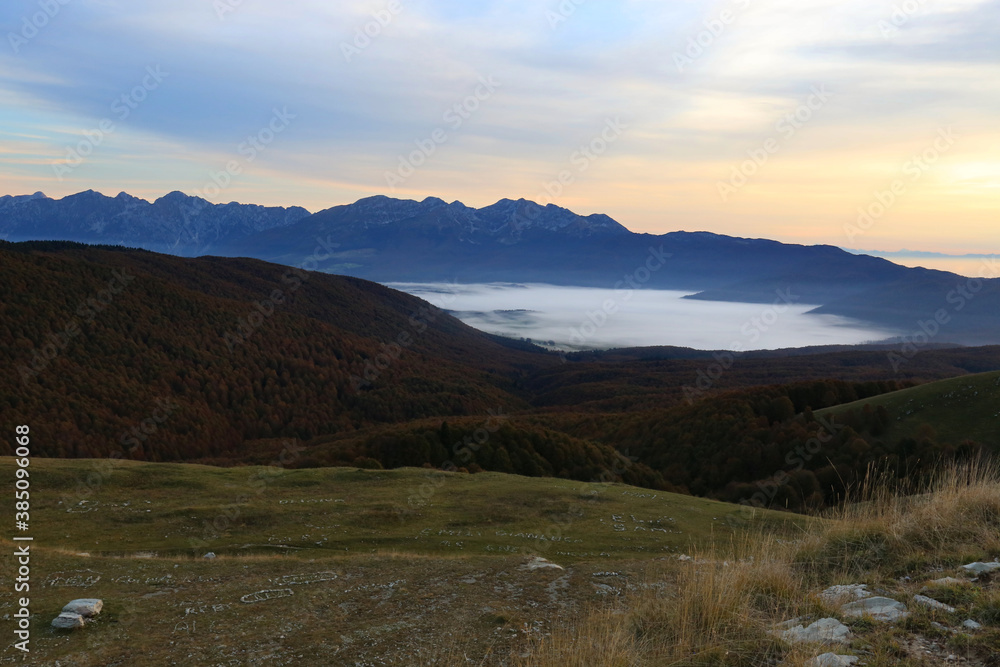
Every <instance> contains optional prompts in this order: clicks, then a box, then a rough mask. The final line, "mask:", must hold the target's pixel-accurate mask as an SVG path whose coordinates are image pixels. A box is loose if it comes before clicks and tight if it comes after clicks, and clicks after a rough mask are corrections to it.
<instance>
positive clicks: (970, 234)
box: [0, 0, 1000, 254]
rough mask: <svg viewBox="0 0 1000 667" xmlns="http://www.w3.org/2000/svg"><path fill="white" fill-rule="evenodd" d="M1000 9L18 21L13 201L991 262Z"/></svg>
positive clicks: (206, 14) (521, 8)
mask: <svg viewBox="0 0 1000 667" xmlns="http://www.w3.org/2000/svg"><path fill="white" fill-rule="evenodd" d="M998 25H1000V0H905V1H904V0H894V1H893V2H882V1H880V0H863V1H859V0H728V1H723V2H716V1H712V0H673V1H665V0H534V1H531V2H529V1H527V0H497V1H480V0H372V1H371V2H368V1H364V2H347V1H342V2H329V1H324V0H282V1H280V2H279V1H278V0H143V1H142V2H134V1H133V2H126V1H124V0H4V2H3V4H2V5H0V37H2V41H0V101H2V104H0V195H2V194H26V193H32V192H35V191H43V192H45V193H46V194H47V195H49V196H52V197H62V196H65V195H68V194H72V193H75V192H79V191H82V190H87V189H94V190H98V191H100V192H103V193H105V194H108V195H111V196H113V195H115V194H117V193H118V192H120V191H127V192H129V193H131V194H133V195H136V196H140V197H143V198H146V199H149V200H153V199H156V198H158V197H160V196H162V195H164V194H166V193H167V192H170V191H173V190H181V191H183V192H186V193H188V194H193V195H199V196H203V197H205V198H206V199H209V200H210V201H213V202H219V203H224V202H229V201H240V202H244V203H256V204H265V205H281V206H290V205H301V206H305V207H306V208H308V209H309V210H311V211H318V210H321V209H324V208H328V207H330V206H334V205H338V204H344V203H350V202H353V201H355V200H357V199H360V198H362V197H367V196H371V195H376V194H384V195H389V196H393V197H399V198H410V199H423V198H424V197H427V196H435V197H440V198H442V199H445V200H447V201H453V200H460V201H463V202H465V203H466V204H468V205H470V206H477V207H478V206H485V205H489V204H492V203H494V202H496V201H497V200H499V199H502V198H512V199H517V198H520V197H524V198H527V199H533V200H535V201H540V202H543V203H554V204H557V205H559V206H563V207H566V208H570V209H572V210H574V211H576V212H578V213H581V214H590V213H606V214H608V215H610V216H612V217H613V218H615V219H616V220H618V221H619V222H621V223H622V224H623V225H625V226H626V227H628V228H629V229H632V230H633V231H639V232H650V233H665V232H669V231H676V230H687V231H712V232H716V233H721V234H729V235H734V236H745V237H766V238H773V239H777V240H781V241H786V242H795V243H809V244H812V243H827V244H832V245H837V246H841V247H848V248H865V249H870V250H881V251H896V250H900V249H902V248H907V249H910V250H917V251H931V252H944V253H954V254H961V253H987V254H989V253H995V252H997V251H998V250H1000V231H998V226H997V221H998V212H1000V123H998V122H997V120H998V113H1000V112H998V110H1000V39H997V37H996V34H997V28H998Z"/></svg>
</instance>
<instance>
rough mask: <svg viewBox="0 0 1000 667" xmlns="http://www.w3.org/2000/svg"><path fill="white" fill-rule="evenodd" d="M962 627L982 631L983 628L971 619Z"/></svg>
mask: <svg viewBox="0 0 1000 667" xmlns="http://www.w3.org/2000/svg"><path fill="white" fill-rule="evenodd" d="M962 627H963V628H965V629H966V630H982V629H983V626H982V624H981V623H976V622H975V621H973V620H972V619H971V618H970V619H969V620H967V621H966V622H964V623H962Z"/></svg>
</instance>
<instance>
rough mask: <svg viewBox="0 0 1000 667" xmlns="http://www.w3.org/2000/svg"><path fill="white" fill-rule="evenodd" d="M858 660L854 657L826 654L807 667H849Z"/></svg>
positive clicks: (807, 664) (809, 662)
mask: <svg viewBox="0 0 1000 667" xmlns="http://www.w3.org/2000/svg"><path fill="white" fill-rule="evenodd" d="M857 661H858V659H857V658H856V657H854V656H853V655H837V654H836V653H824V654H823V655H820V656H816V657H815V658H813V659H812V660H810V661H808V662H806V667H848V666H849V665H853V664H854V663H856V662H857Z"/></svg>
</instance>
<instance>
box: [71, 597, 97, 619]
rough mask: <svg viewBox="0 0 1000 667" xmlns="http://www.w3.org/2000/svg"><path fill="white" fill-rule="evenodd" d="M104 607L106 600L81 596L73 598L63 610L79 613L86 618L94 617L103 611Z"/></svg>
mask: <svg viewBox="0 0 1000 667" xmlns="http://www.w3.org/2000/svg"><path fill="white" fill-rule="evenodd" d="M103 608H104V600H97V599H95V598H81V599H79V600H73V601H72V602H70V603H69V604H67V605H66V606H65V607H63V611H64V612H66V613H69V614H79V615H80V616H83V617H84V618H93V617H95V616H97V615H98V614H100V613H101V609H103Z"/></svg>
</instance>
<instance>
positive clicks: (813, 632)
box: [781, 618, 852, 644]
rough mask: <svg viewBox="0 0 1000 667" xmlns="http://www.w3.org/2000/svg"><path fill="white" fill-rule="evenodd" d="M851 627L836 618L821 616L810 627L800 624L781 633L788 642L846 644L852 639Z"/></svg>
mask: <svg viewBox="0 0 1000 667" xmlns="http://www.w3.org/2000/svg"><path fill="white" fill-rule="evenodd" d="M851 636H852V635H851V629H850V628H849V627H847V626H846V625H844V624H843V623H841V622H840V621H838V620H837V619H835V618H821V619H820V620H818V621H816V622H815V623H813V624H812V625H810V626H809V627H803V626H801V625H798V626H796V627H794V628H790V629H788V630H785V631H784V632H782V633H781V638H782V639H784V640H785V641H786V642H790V643H792V644H798V643H801V642H822V643H826V644H833V643H840V644H846V643H847V642H848V641H850V639H851Z"/></svg>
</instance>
